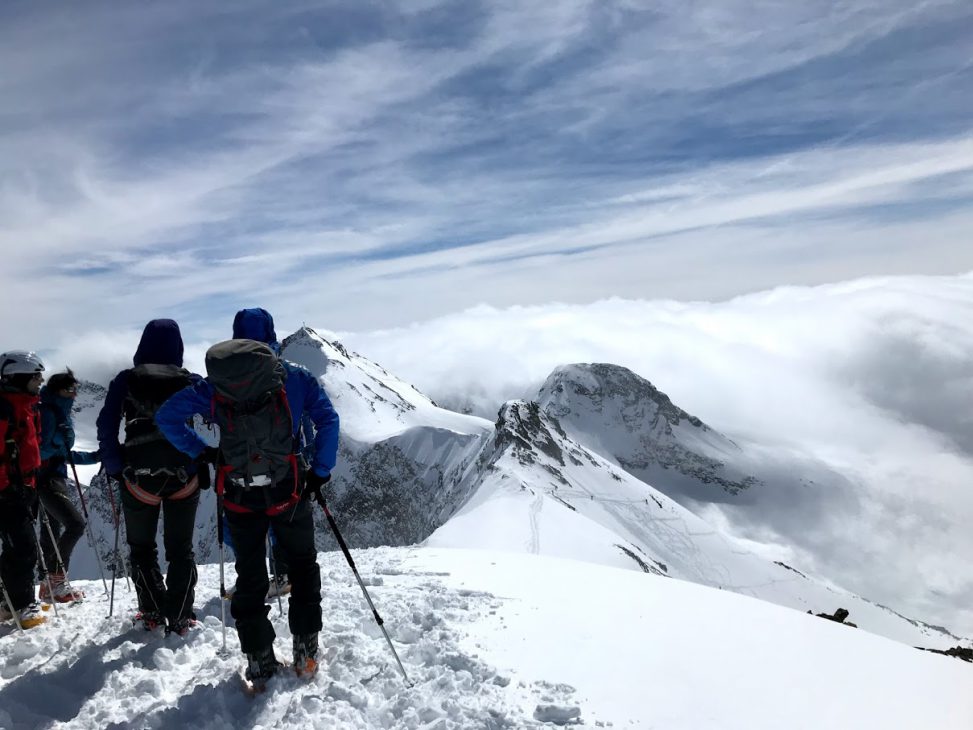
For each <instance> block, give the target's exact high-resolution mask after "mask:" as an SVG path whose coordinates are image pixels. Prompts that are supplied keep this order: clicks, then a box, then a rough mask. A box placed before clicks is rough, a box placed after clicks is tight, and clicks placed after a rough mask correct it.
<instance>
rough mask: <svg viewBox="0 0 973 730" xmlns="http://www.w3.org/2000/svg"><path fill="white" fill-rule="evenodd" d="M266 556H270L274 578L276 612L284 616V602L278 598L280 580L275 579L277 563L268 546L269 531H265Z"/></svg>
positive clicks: (271, 547)
mask: <svg viewBox="0 0 973 730" xmlns="http://www.w3.org/2000/svg"><path fill="white" fill-rule="evenodd" d="M267 554H268V555H269V556H270V572H271V574H272V575H273V576H274V589H275V590H276V592H277V610H279V611H280V615H281V616H283V615H284V602H283V601H282V600H281V598H280V578H278V577H277V561H276V560H274V547H273V545H271V544H270V529H269V528H268V529H267Z"/></svg>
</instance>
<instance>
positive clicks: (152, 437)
mask: <svg viewBox="0 0 973 730" xmlns="http://www.w3.org/2000/svg"><path fill="white" fill-rule="evenodd" d="M133 363H134V367H132V368H129V369H127V370H123V371H122V372H120V373H119V374H118V375H117V376H116V377H115V379H114V380H112V382H111V384H110V385H109V386H108V394H107V395H106V397H105V403H104V406H103V407H102V409H101V412H100V413H99V415H98V421H97V426H98V444H99V451H100V453H101V460H102V464H103V465H104V467H105V471H106V472H107V473H108V475H109V478H110V480H111V481H112V482H115V483H117V484H119V485H120V501H121V505H122V512H123V514H124V517H125V530H126V535H127V540H128V546H129V548H130V555H131V562H132V573H133V577H134V580H135V591H136V594H137V596H138V608H139V612H138V614H137V615H136V617H135V620H136V621H141V622H142V625H143V627H144V628H145V629H146V630H151V629H154V628H156V627H158V626H165V628H166V632H167V633H169V632H176V633H178V634H181V635H182V634H185V633H186V632H187V631H188V630H189V629H190V628H191V627H192V626H193V625H194V624H195V622H196V616H195V614H194V613H193V601H194V600H195V587H196V558H195V554H194V552H193V528H194V526H195V522H196V508H197V507H198V506H199V489H200V484H199V478H198V477H197V464H196V463H195V462H194V461H193V460H192V459H190V458H188V457H186V455H185V454H183V453H182V452H180V451H179V450H178V449H176V448H174V447H173V446H172V444H170V443H169V441H168V440H167V439H166V437H165V436H164V435H163V434H162V433H161V432H160V431H159V429H158V427H157V426H156V423H155V412H156V410H157V409H158V407H159V406H160V405H162V403H164V402H165V401H166V400H167V399H168V398H169V396H171V395H172V394H173V393H175V392H178V391H179V390H182V389H183V388H184V387H186V386H188V385H191V384H192V383H195V382H198V381H200V380H202V378H201V377H200V376H199V375H195V374H193V373H190V372H189V371H188V370H186V369H184V368H183V367H182V363H183V342H182V334H181V333H180V331H179V325H178V324H176V323H175V322H174V321H173V320H171V319H154V320H152V321H151V322H149V323H148V324H146V325H145V329H144V331H143V332H142V339H141V341H140V342H139V346H138V349H137V350H136V351H135V357H134V358H133ZM123 419H124V425H125V440H124V443H121V442H120V441H119V426H120V425H121V424H122V421H123ZM204 471H205V470H204ZM109 488H110V489H113V488H114V487H113V486H112V485H109ZM160 513H161V514H162V533H163V544H164V546H165V552H166V556H165V557H166V561H167V562H168V563H169V570H168V572H167V575H166V577H165V579H163V576H162V572H161V570H160V569H159V558H158V550H157V548H156V530H157V526H158V523H159V515H160ZM116 519H117V516H116Z"/></svg>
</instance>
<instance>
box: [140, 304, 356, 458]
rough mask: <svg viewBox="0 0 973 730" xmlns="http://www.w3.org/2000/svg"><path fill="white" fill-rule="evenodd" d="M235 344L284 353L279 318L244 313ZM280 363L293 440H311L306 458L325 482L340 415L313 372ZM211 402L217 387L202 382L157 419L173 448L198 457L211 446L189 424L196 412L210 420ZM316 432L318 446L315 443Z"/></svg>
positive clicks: (239, 319)
mask: <svg viewBox="0 0 973 730" xmlns="http://www.w3.org/2000/svg"><path fill="white" fill-rule="evenodd" d="M233 339H235V340H237V339H246V340H257V341H258V342H264V343H266V344H268V345H270V347H271V349H273V350H274V352H277V353H279V352H280V343H279V342H278V341H277V333H276V332H275V331H274V319H273V317H271V316H270V313H269V312H267V311H266V310H264V309H241V310H240V311H239V312H237V314H236V317H234V319H233ZM281 362H282V363H283V365H284V369H285V370H286V371H287V382H286V383H285V385H284V388H285V390H286V391H287V404H288V405H289V406H290V410H291V416H292V418H293V431H294V435H295V436H301V437H302V439H303V438H306V439H307V440H308V442H309V443H308V444H307V450H306V452H305V456H306V458H307V460H308V462H309V463H310V466H311V468H312V469H313V470H314V472H315V473H316V474H318V475H319V476H322V477H324V476H328V475H329V474H330V473H331V470H332V469H333V468H334V465H335V462H336V461H337V458H338V428H339V427H338V414H337V412H336V411H335V409H334V406H333V405H331V399H329V398H328V394H327V393H325V391H324V388H322V387H321V383H320V382H318V379H317V378H315V377H314V376H313V375H312V374H311V371H310V370H308V369H307V368H303V367H301V366H300V365H295V364H294V363H292V362H287V361H286V360H282V361H281ZM212 400H213V388H212V386H210V384H209V383H208V382H206V381H205V380H201V381H200V382H198V383H196V384H195V385H193V386H190V387H188V388H184V389H183V390H181V391H179V392H178V393H176V394H175V395H174V396H172V397H171V398H170V399H169V400H167V401H166V402H165V403H164V404H163V405H162V407H161V408H160V409H159V410H158V412H157V413H156V414H155V422H156V425H158V426H159V430H161V431H162V433H164V434H165V436H166V438H167V439H169V441H170V442H171V443H172V445H173V446H175V447H176V448H177V449H179V450H180V451H182V452H184V453H186V454H189V455H190V456H192V457H195V456H197V455H199V454H200V453H201V452H202V450H203V447H204V446H205V445H206V444H205V443H204V442H203V440H202V439H201V438H200V437H199V436H198V435H197V434H196V432H195V431H194V430H193V429H191V428H189V427H188V426H187V425H186V422H187V420H188V419H190V418H192V417H193V415H194V414H197V413H199V414H201V415H203V417H207V416H208V415H209V413H210V412H211V403H212ZM312 426H313V428H312ZM312 433H313V434H314V439H313V442H311V439H310V436H311V434H312Z"/></svg>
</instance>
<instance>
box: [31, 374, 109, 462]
mask: <svg viewBox="0 0 973 730" xmlns="http://www.w3.org/2000/svg"><path fill="white" fill-rule="evenodd" d="M73 406H74V399H73V398H64V397H63V396H59V395H58V394H57V393H55V392H53V391H52V390H51V389H50V388H48V387H47V386H45V387H43V388H41V405H40V412H41V444H40V446H41V461H43V462H46V465H47V467H48V469H50V470H52V471H54V472H55V473H56V474H60V475H61V476H62V477H67V475H68V468H67V460H68V454H71V458H72V459H73V461H74V463H75V464H97V463H98V452H96V451H72V450H71V449H73V448H74V417H73V416H72V414H71V408H72V407H73Z"/></svg>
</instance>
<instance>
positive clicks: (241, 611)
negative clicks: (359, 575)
mask: <svg viewBox="0 0 973 730" xmlns="http://www.w3.org/2000/svg"><path fill="white" fill-rule="evenodd" d="M226 518H227V519H226V521H227V524H228V526H229V528H230V533H231V537H232V539H233V546H234V550H235V552H236V572H237V581H236V591H235V592H234V593H233V600H232V602H231V603H230V613H231V614H232V615H233V619H234V620H235V621H236V628H237V633H239V635H240V646H241V648H242V649H243V652H244V653H245V654H253V653H256V652H259V651H261V650H263V649H266V648H268V647H270V646H271V645H272V644H273V642H274V638H275V636H276V634H275V633H274V627H273V626H272V625H271V623H270V620H269V619H268V618H267V614H268V612H269V611H270V607H269V606H267V605H266V603H264V599H265V597H266V595H267V588H268V587H269V585H270V579H269V577H268V575H267V561H266V554H267V553H266V539H267V530H268V528H269V527H270V526H271V525H273V527H274V534H275V535H276V536H277V547H278V548H279V549H280V550H282V551H283V553H284V556H285V557H286V560H287V564H288V570H289V572H288V576H289V577H290V581H291V593H290V600H289V603H288V606H289V613H288V616H287V619H288V623H289V624H290V629H291V633H292V634H294V635H295V636H296V635H298V634H311V633H314V632H317V631H320V630H321V572H320V570H319V568H318V561H317V550H316V548H315V546H314V520H313V518H312V515H311V505H310V504H309V503H308V502H306V501H303V500H301V501H299V502H298V503H297V506H296V507H294V508H293V509H288V510H286V511H284V512H283V513H282V514H280V515H275V516H269V515H267V514H265V513H263V512H233V511H231V510H230V509H229V508H228V509H227V511H226Z"/></svg>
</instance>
